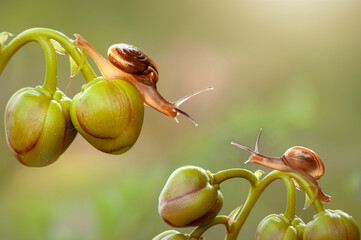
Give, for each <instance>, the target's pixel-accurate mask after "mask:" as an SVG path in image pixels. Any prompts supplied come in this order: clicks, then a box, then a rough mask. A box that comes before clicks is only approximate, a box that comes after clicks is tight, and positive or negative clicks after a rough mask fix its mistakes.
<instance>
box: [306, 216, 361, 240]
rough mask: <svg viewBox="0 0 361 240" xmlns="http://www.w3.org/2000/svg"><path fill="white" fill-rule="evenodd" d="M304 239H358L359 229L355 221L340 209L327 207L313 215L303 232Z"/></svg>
mask: <svg viewBox="0 0 361 240" xmlns="http://www.w3.org/2000/svg"><path fill="white" fill-rule="evenodd" d="M303 239H305V240H326V239H337V240H359V239H360V230H359V228H358V226H357V223H356V221H355V220H354V219H353V218H352V217H351V216H350V215H348V214H347V213H345V212H343V211H341V210H330V209H327V210H325V211H324V212H320V213H318V214H316V215H315V216H313V220H312V221H311V222H309V223H307V225H306V228H305V231H304V233H303Z"/></svg>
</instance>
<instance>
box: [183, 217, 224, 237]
mask: <svg viewBox="0 0 361 240" xmlns="http://www.w3.org/2000/svg"><path fill="white" fill-rule="evenodd" d="M227 220H228V217H227V216H224V215H220V216H217V217H215V218H214V219H213V220H212V221H210V222H209V223H207V224H205V225H202V226H199V227H197V228H195V229H194V230H193V231H192V232H191V234H190V236H189V239H190V240H192V239H199V238H200V237H201V236H202V235H203V233H204V232H205V231H207V230H208V229H209V228H211V227H213V226H214V225H217V224H224V225H226V224H227Z"/></svg>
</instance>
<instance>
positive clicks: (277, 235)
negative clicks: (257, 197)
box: [256, 214, 305, 240]
mask: <svg viewBox="0 0 361 240" xmlns="http://www.w3.org/2000/svg"><path fill="white" fill-rule="evenodd" d="M304 226H305V224H304V223H303V221H302V220H301V219H300V218H298V217H295V218H294V219H293V221H292V222H291V221H290V220H289V219H288V218H287V217H285V216H284V215H283V214H279V215H277V214H271V215H268V216H267V217H265V218H264V219H263V220H262V221H261V222H260V224H259V225H258V227H257V232H256V239H259V240H264V239H272V240H286V239H287V240H297V239H302V231H303V229H304Z"/></svg>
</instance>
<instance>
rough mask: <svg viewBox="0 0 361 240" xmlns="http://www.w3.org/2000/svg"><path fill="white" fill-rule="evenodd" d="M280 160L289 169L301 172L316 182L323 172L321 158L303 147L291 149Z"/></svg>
mask: <svg viewBox="0 0 361 240" xmlns="http://www.w3.org/2000/svg"><path fill="white" fill-rule="evenodd" d="M282 158H283V160H284V161H285V162H286V164H288V165H289V166H290V167H291V168H293V169H295V170H298V171H303V172H305V173H307V174H308V175H310V176H312V177H313V178H314V179H316V180H317V179H320V178H321V177H322V176H323V174H324V172H325V167H324V165H323V162H322V160H321V158H320V157H319V156H318V155H317V154H316V153H315V152H314V151H312V150H311V149H308V148H305V147H301V146H295V147H291V148H289V149H288V150H287V151H286V152H285V153H284V155H283V156H282Z"/></svg>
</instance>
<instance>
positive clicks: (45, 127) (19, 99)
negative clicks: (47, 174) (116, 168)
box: [5, 86, 76, 167]
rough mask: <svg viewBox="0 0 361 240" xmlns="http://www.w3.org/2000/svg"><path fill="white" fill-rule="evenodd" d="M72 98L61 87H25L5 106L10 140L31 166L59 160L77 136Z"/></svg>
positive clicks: (6, 125) (14, 150)
mask: <svg viewBox="0 0 361 240" xmlns="http://www.w3.org/2000/svg"><path fill="white" fill-rule="evenodd" d="M70 105H71V99H69V98H67V97H66V96H65V95H64V93H62V92H61V91H60V90H57V91H56V92H55V93H54V94H51V93H50V92H49V91H48V90H46V89H45V88H43V87H40V86H38V87H36V88H30V87H29V88H23V89H20V90H19V91H17V92H16V93H15V94H14V95H13V96H12V97H11V98H10V100H9V102H8V104H7V106H6V110H5V130H6V140H7V143H8V146H9V148H10V150H11V152H12V154H13V155H14V156H15V157H16V158H17V159H18V160H19V162H21V163H22V164H24V165H26V166H29V167H43V166H46V165H49V164H51V163H53V162H54V161H56V160H57V159H58V157H59V156H60V155H61V154H62V153H63V152H64V151H65V150H66V149H67V147H68V146H69V145H70V143H71V142H72V141H73V140H74V137H75V135H76V130H75V129H74V127H73V125H72V123H71V120H70V114H69V109H70Z"/></svg>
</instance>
